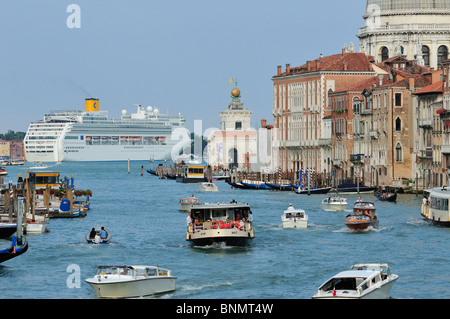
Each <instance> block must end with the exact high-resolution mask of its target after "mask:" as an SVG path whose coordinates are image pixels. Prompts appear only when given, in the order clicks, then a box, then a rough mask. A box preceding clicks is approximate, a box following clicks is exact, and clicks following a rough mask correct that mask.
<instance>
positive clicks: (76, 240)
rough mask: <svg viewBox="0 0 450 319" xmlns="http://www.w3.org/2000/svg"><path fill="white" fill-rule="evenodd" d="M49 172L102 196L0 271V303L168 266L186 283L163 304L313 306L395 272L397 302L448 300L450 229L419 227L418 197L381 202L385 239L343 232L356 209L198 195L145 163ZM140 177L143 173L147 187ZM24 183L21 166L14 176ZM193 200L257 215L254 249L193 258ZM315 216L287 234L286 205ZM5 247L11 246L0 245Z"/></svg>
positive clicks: (300, 200)
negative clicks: (372, 274) (337, 284)
mask: <svg viewBox="0 0 450 319" xmlns="http://www.w3.org/2000/svg"><path fill="white" fill-rule="evenodd" d="M127 166H128V165H127V163H126V162H111V163H109V162H97V163H83V162H76V163H62V164H61V165H55V164H49V170H58V171H60V173H61V176H62V177H64V176H65V175H66V176H68V177H71V176H72V175H73V176H74V178H75V188H76V189H90V190H91V191H92V192H93V196H92V198H91V209H90V210H89V211H88V213H87V216H86V217H85V218H81V219H80V218H77V219H51V220H50V224H49V229H50V232H48V233H45V234H30V235H28V241H29V250H28V252H26V253H25V254H24V255H22V256H19V257H17V258H14V259H11V260H9V261H6V262H4V263H2V264H0V282H1V289H0V298H1V299H23V298H27V299H41V298H46V299H93V298H96V295H95V293H94V291H93V290H92V288H91V287H90V286H89V285H88V284H86V283H85V282H84V280H85V279H86V278H88V277H91V276H92V275H94V274H95V272H96V269H97V266H98V265H138V264H140V265H159V266H161V267H165V268H169V269H171V270H172V273H173V274H174V275H176V276H177V277H178V280H177V289H176V291H175V292H173V293H170V294H166V295H162V296H158V297H157V298H162V299H309V298H311V296H312V295H313V294H314V293H315V292H316V290H317V288H318V286H319V285H321V284H322V283H323V282H324V281H325V280H326V279H328V278H329V277H330V276H332V275H334V274H335V273H337V272H339V271H342V270H345V269H348V268H349V267H350V265H352V264H356V263H365V262H383V263H384V262H386V263H389V265H390V266H391V270H392V272H393V273H395V274H398V275H399V276H400V277H399V279H398V280H397V282H396V283H395V284H394V286H393V289H392V292H391V294H392V298H394V299H448V298H450V272H449V270H450V268H449V264H450V250H449V239H450V229H447V228H442V227H436V226H433V225H431V224H430V223H429V222H427V221H425V220H424V219H422V217H421V216H420V205H421V196H420V195H419V196H415V195H413V194H408V195H407V194H400V195H399V196H398V200H397V203H389V202H380V201H378V200H377V199H376V198H375V197H374V196H373V194H364V195H362V198H363V199H364V200H370V201H373V202H375V204H376V208H377V215H378V219H379V221H380V227H379V229H376V230H374V229H370V230H367V231H364V232H359V233H354V232H352V231H350V230H349V229H347V227H346V226H345V225H344V220H345V216H346V215H347V214H348V212H350V208H351V206H352V204H353V203H354V202H355V200H356V199H357V197H358V196H357V195H347V196H346V197H347V199H348V202H349V203H350V204H349V209H348V210H347V211H344V212H332V211H326V210H323V209H321V207H320V202H321V200H322V199H323V198H324V197H325V196H327V195H311V196H307V195H298V194H295V193H293V192H276V191H265V190H242V189H232V188H231V187H230V186H229V185H228V184H227V183H223V182H221V183H217V185H218V187H219V192H217V193H200V192H198V191H197V185H196V184H181V183H176V182H175V181H173V180H160V179H158V178H157V177H156V176H153V175H150V174H148V173H147V172H146V169H148V168H150V163H148V162H132V163H131V169H130V173H128V168H127ZM141 166H144V174H143V176H141ZM6 168H7V170H8V173H9V175H8V176H6V177H5V181H6V182H8V181H9V180H11V181H13V182H15V181H16V179H17V174H18V173H24V168H23V166H17V167H6ZM192 194H194V195H195V196H197V197H199V198H200V200H201V201H202V202H229V201H232V200H233V199H234V200H236V201H241V202H246V203H248V204H250V206H251V209H252V212H253V219H254V221H253V223H254V227H255V236H256V237H255V239H254V240H253V243H252V245H251V246H249V247H227V246H223V245H221V246H211V247H192V246H191V245H190V244H189V243H188V242H186V240H185V234H186V216H187V215H186V213H181V212H180V211H178V201H179V199H181V198H183V197H188V196H191V195H192ZM290 203H291V204H292V205H293V206H294V207H295V208H303V209H305V210H306V212H307V214H308V215H309V223H308V228H306V229H283V228H282V227H281V218H280V216H281V214H282V212H283V210H285V209H286V208H287V207H288V205H289V204H290ZM99 224H101V225H104V226H105V227H107V228H109V229H110V230H111V231H112V233H113V238H112V242H111V244H109V245H88V244H86V243H85V239H84V236H85V234H86V233H87V232H88V231H89V230H90V229H91V228H92V227H95V226H97V225H99ZM0 245H2V247H3V248H5V247H6V246H7V245H8V241H6V240H0Z"/></svg>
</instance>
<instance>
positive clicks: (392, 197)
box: [374, 191, 397, 202]
mask: <svg viewBox="0 0 450 319" xmlns="http://www.w3.org/2000/svg"><path fill="white" fill-rule="evenodd" d="M374 196H375V197H376V198H378V200H379V201H382V202H395V201H396V200H397V193H389V192H383V191H376V192H375V193H374Z"/></svg>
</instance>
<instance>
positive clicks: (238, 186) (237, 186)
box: [228, 182, 250, 189]
mask: <svg viewBox="0 0 450 319" xmlns="http://www.w3.org/2000/svg"><path fill="white" fill-rule="evenodd" d="M228 184H229V185H230V186H231V187H233V188H240V189H250V188H249V187H247V186H245V185H243V184H241V183H233V182H228Z"/></svg>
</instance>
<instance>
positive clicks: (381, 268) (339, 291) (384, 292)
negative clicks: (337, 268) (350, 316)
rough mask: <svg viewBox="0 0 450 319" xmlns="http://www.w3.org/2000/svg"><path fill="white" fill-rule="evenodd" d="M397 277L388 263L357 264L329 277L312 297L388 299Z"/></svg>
mask: <svg viewBox="0 0 450 319" xmlns="http://www.w3.org/2000/svg"><path fill="white" fill-rule="evenodd" d="M397 279H398V275H396V274H392V273H391V271H390V269H389V265H388V264H380V263H368V264H356V265H353V266H352V267H351V268H350V270H347V271H342V272H340V273H338V274H336V275H334V276H333V277H331V278H330V279H328V280H327V281H326V282H325V283H324V284H322V285H321V286H320V287H319V289H318V291H317V293H316V294H315V295H314V296H313V297H312V298H313V299H387V298H390V293H391V289H392V286H393V284H394V282H395V281H396V280H397Z"/></svg>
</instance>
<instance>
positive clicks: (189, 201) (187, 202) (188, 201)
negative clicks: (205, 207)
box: [179, 195, 200, 212]
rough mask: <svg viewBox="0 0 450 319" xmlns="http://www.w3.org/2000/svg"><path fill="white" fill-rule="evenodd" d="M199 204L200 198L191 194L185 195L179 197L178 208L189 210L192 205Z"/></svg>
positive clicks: (183, 210)
mask: <svg viewBox="0 0 450 319" xmlns="http://www.w3.org/2000/svg"><path fill="white" fill-rule="evenodd" d="M198 204H200V199H198V198H197V197H195V196H194V195H192V196H191V197H186V198H182V199H180V207H179V210H180V211H182V212H190V211H191V208H192V206H194V205H198Z"/></svg>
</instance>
